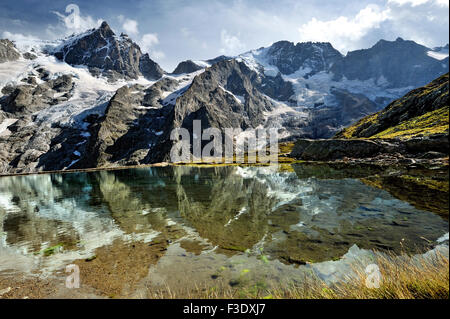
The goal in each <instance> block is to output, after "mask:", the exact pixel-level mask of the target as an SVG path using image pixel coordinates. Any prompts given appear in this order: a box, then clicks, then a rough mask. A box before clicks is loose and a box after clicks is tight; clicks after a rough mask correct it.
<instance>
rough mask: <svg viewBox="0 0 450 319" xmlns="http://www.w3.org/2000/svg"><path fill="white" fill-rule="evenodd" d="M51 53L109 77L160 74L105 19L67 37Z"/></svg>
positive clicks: (145, 56) (158, 70)
mask: <svg viewBox="0 0 450 319" xmlns="http://www.w3.org/2000/svg"><path fill="white" fill-rule="evenodd" d="M53 54H54V55H55V56H56V57H57V58H58V59H60V60H62V61H65V62H67V63H68V64H71V65H85V66H87V67H89V69H90V71H91V72H93V73H94V74H104V75H106V76H108V77H110V78H112V79H116V78H120V77H124V78H126V79H137V78H138V76H140V75H143V76H145V77H146V78H148V79H150V80H157V79H159V78H161V76H162V75H163V74H164V71H163V70H162V69H161V68H160V67H159V65H158V64H157V63H155V62H154V61H152V60H151V59H150V57H149V56H148V54H144V55H143V54H142V52H141V49H140V48H139V46H138V45H137V44H136V43H134V42H133V41H132V40H131V39H130V38H128V36H127V35H125V34H121V35H120V36H116V35H115V34H114V32H113V31H112V30H111V28H110V27H109V25H108V24H107V23H106V22H103V23H102V24H101V26H100V27H99V28H98V29H92V30H89V31H87V32H85V33H83V34H81V35H76V36H72V37H71V38H68V39H67V40H66V41H65V42H64V43H63V44H62V45H60V46H59V47H57V48H56V49H54V50H53Z"/></svg>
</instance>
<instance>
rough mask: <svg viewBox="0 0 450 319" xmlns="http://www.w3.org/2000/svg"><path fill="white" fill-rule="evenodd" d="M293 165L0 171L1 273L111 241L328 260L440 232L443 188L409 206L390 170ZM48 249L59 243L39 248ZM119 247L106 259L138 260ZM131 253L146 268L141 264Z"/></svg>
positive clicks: (227, 254) (424, 243)
mask: <svg viewBox="0 0 450 319" xmlns="http://www.w3.org/2000/svg"><path fill="white" fill-rule="evenodd" d="M293 168H294V172H279V171H278V170H277V168H276V167H275V168H272V167H232V166H230V167H212V168H206V167H204V168H200V167H188V166H179V167H153V168H139V169H128V170H117V171H98V172H81V173H65V174H43V175H29V176H14V177H2V178H0V225H1V226H0V239H1V241H0V243H1V245H0V271H2V270H14V269H16V270H20V271H25V270H31V269H36V268H38V269H40V270H41V271H50V272H51V271H54V270H56V269H60V268H62V267H64V265H66V264H68V263H70V262H72V261H74V260H79V259H84V258H89V257H90V256H92V255H93V254H101V253H99V250H100V249H102V248H105V247H109V246H110V245H113V243H114V242H115V241H117V240H120V241H121V242H123V243H128V244H129V243H132V244H133V248H135V247H136V246H135V245H142V244H144V243H145V245H144V246H145V247H148V246H149V245H162V248H161V251H160V252H158V254H156V257H155V258H157V259H158V258H161V257H163V256H164V255H165V252H166V251H167V250H168V248H169V247H170V246H173V245H177V247H178V248H177V249H179V250H180V251H185V252H187V253H191V254H192V256H200V255H202V254H205V253H207V254H209V255H215V256H221V257H220V258H224V259H227V258H232V257H233V256H236V255H244V254H251V253H260V254H261V253H263V254H264V256H266V258H267V259H268V261H269V262H270V261H276V262H277V263H281V264H286V265H295V266H296V265H303V264H306V263H311V262H312V263H317V262H323V261H329V260H336V259H338V258H340V257H341V256H343V255H344V254H346V253H347V252H348V251H349V249H350V248H351V247H352V246H354V245H356V246H357V247H359V248H360V249H377V250H382V251H387V250H389V251H393V252H395V253H400V252H401V251H406V252H409V253H414V252H417V251H423V250H426V249H430V248H432V247H433V243H435V242H436V240H437V239H438V238H440V237H441V236H443V235H444V234H445V233H447V232H448V215H447V216H443V215H442V214H439V212H440V211H441V210H442V211H444V209H447V210H448V199H447V200H444V199H443V198H444V197H442V196H441V195H442V193H443V194H444V195H446V196H448V186H447V189H446V190H445V189H442V187H440V188H439V187H436V188H434V190H435V192H436V194H438V195H436V194H434V195H433V194H431V195H429V196H428V197H427V194H426V191H425V190H424V189H421V194H422V195H423V196H424V198H428V200H429V198H431V197H433V196H437V197H436V198H440V200H439V201H438V204H434V205H428V206H427V205H420V204H419V205H418V204H417V203H416V202H414V201H411V200H409V197H408V194H404V191H403V192H402V194H400V195H399V194H398V193H399V191H398V189H399V187H395V185H394V186H392V185H393V183H392V182H386V180H387V181H389V180H390V179H391V180H392V179H393V178H394V177H393V176H392V173H390V174H387V175H385V176H383V174H382V172H372V171H371V170H368V169H365V168H363V169H359V170H353V171H351V170H350V171H344V173H342V172H343V171H342V170H335V171H336V172H340V173H339V174H338V175H336V174H333V172H332V168H330V167H324V166H314V167H310V166H305V165H300V164H298V165H294V167H293ZM380 173H381V175H380ZM444 173H445V172H444ZM367 175H370V176H367ZM444 175H445V174H444ZM395 178H400V179H401V178H403V179H404V180H408V181H409V180H410V179H408V178H404V175H402V174H398V176H397V177H395ZM383 183H384V184H387V185H388V186H389V185H391V186H392V187H391V188H392V189H394V191H392V189H389V187H387V188H386V187H383ZM444 183H447V185H448V180H447V181H444ZM422 184H423V183H422ZM422 187H424V186H423V185H422ZM384 189H386V190H387V191H386V190H384ZM407 189H408V188H406V191H407ZM410 189H411V192H412V193H413V192H414V191H413V190H414V187H410ZM427 189H428V190H429V191H430V192H433V187H431V188H430V187H429V188H427ZM440 194H441V195H440ZM394 196H396V197H397V198H396V197H394ZM439 196H440V197H439ZM413 197H414V196H413ZM416 197H417V196H415V197H414V198H416ZM399 198H400V199H399ZM416 199H417V198H416ZM436 207H437V208H436ZM427 208H429V209H427ZM436 213H438V214H436ZM424 239H425V240H424ZM55 246H57V247H61V249H62V250H60V251H58V252H56V253H54V254H53V252H52V253H51V254H42V251H44V250H45V249H46V248H48V247H55ZM144 246H142V247H144ZM139 247H141V246H137V248H139ZM108 249H109V248H108ZM169 251H170V249H169ZM110 254H112V252H110ZM127 256H128V257H124V256H123V255H118V256H116V258H124V259H126V258H135V260H134V262H135V263H139V261H140V259H139V258H138V257H136V256H135V257H132V256H129V255H127ZM142 260H143V261H142V263H144V264H143V265H141V266H142V267H143V270H142V276H145V275H146V274H147V272H148V270H149V267H150V264H152V261H150V260H147V259H145V258H144V257H142ZM155 262H157V260H154V261H153V263H155ZM192 265H195V262H194V259H193V261H192ZM99 267H101V266H99ZM104 267H106V265H105V266H104ZM172 271H177V270H172ZM178 272H183V269H179V270H178ZM136 273H137V272H136ZM142 276H141V277H142Z"/></svg>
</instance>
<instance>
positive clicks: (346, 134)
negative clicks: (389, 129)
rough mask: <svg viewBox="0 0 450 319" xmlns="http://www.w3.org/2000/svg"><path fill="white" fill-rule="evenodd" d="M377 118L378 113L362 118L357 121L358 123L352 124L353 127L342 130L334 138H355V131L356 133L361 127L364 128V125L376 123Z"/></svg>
mask: <svg viewBox="0 0 450 319" xmlns="http://www.w3.org/2000/svg"><path fill="white" fill-rule="evenodd" d="M378 116H379V113H375V114H372V115H369V116H366V117H363V118H362V119H360V120H359V121H358V122H356V123H355V124H353V125H351V126H349V127H347V128H346V129H344V130H343V131H342V132H340V133H338V134H337V135H336V137H339V138H347V139H350V138H356V137H355V134H356V131H357V130H358V129H360V128H361V127H363V126H366V125H370V124H373V123H376V121H377V119H378Z"/></svg>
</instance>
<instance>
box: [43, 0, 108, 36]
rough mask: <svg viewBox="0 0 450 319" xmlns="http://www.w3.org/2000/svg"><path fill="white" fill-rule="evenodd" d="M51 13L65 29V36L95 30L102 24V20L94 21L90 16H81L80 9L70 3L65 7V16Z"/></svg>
mask: <svg viewBox="0 0 450 319" xmlns="http://www.w3.org/2000/svg"><path fill="white" fill-rule="evenodd" d="M52 12H53V13H54V14H56V15H57V16H58V18H59V20H60V22H61V23H62V24H63V26H64V27H65V29H66V30H65V33H66V35H68V34H72V33H79V32H83V31H86V30H88V29H92V28H96V27H98V26H99V25H100V23H101V22H102V19H98V20H95V19H93V18H92V17H91V16H83V15H81V12H80V7H79V6H78V5H76V4H74V3H71V4H69V5H68V6H67V7H66V10H65V13H66V14H67V15H65V14H63V13H60V12H58V11H52ZM50 31H51V30H50Z"/></svg>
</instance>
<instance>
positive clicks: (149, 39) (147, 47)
mask: <svg viewBox="0 0 450 319" xmlns="http://www.w3.org/2000/svg"><path fill="white" fill-rule="evenodd" d="M138 43H139V46H140V47H141V49H142V51H143V52H148V54H149V55H150V57H152V58H153V59H163V58H165V57H166V55H165V54H164V52H162V51H159V50H156V49H154V47H155V46H156V45H158V44H159V39H158V35H157V34H156V33H146V34H144V35H143V36H142V37H141V39H140V40H138Z"/></svg>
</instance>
